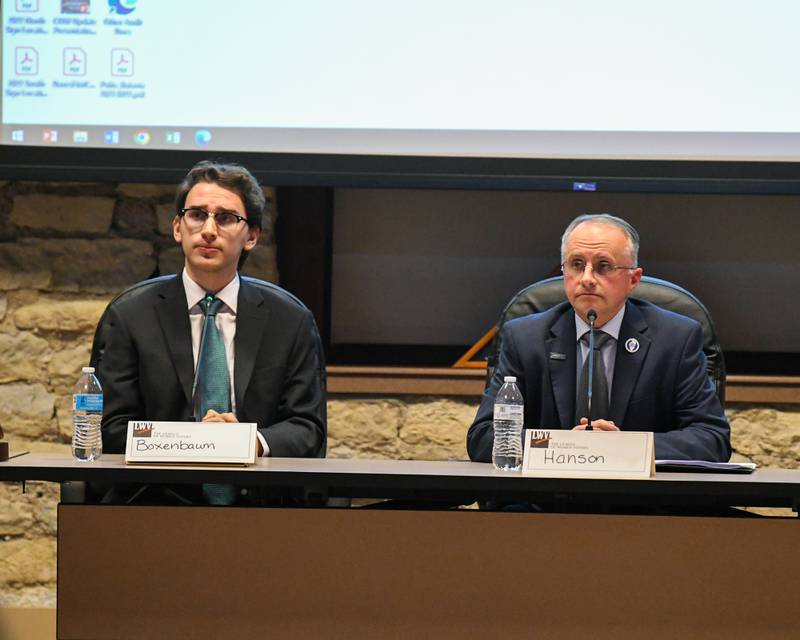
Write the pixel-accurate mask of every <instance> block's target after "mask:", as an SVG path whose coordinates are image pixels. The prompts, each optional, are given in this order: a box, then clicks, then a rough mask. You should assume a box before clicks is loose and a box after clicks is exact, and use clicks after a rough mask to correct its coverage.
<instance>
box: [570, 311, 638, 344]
mask: <svg viewBox="0 0 800 640" xmlns="http://www.w3.org/2000/svg"><path fill="white" fill-rule="evenodd" d="M626 306H627V305H625V304H623V305H622V307H620V310H619V311H617V313H616V315H615V316H614V317H613V318H611V320H609V321H608V322H606V323H605V324H604V325H603V326H602V327H601V328H600V329H599V331H603V332H605V333H607V334H608V335H610V336H611V337H612V338H614V340H619V330H620V329H621V328H622V318H623V317H624V316H625V307H626ZM589 329H591V327H590V326H589V323H588V322H585V321H584V320H583V318H581V317H580V316H579V315H578V314H577V313H576V314H575V336H576V340H580V339H581V338H582V337H583V336H584V334H585V333H587V332H588V331H589Z"/></svg>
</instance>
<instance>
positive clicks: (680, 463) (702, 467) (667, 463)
mask: <svg viewBox="0 0 800 640" xmlns="http://www.w3.org/2000/svg"><path fill="white" fill-rule="evenodd" d="M757 467H758V465H757V464H756V463H755V462H706V461H705V460H656V471H682V472H700V473H753V471H755V470H756V468H757Z"/></svg>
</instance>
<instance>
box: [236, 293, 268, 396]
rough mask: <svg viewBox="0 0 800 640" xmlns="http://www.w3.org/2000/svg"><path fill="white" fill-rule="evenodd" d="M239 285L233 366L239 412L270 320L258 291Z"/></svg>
mask: <svg viewBox="0 0 800 640" xmlns="http://www.w3.org/2000/svg"><path fill="white" fill-rule="evenodd" d="M240 282H241V286H240V288H239V301H238V308H237V310H236V338H235V339H234V364H233V380H234V382H233V386H234V395H235V397H236V407H237V410H238V409H240V408H241V407H242V406H243V402H244V392H245V391H246V390H247V387H248V385H249V384H250V378H251V377H252V375H253V367H254V366H255V362H256V356H257V355H258V348H259V345H260V343H261V339H262V337H263V335H264V327H265V325H266V322H267V318H268V317H269V309H268V308H267V305H266V303H265V301H264V298H263V296H262V295H261V294H260V293H259V291H258V289H257V288H256V287H254V286H252V285H250V284H248V283H247V281H246V280H245V279H244V278H242V279H241V281H240Z"/></svg>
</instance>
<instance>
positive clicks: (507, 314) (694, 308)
mask: <svg viewBox="0 0 800 640" xmlns="http://www.w3.org/2000/svg"><path fill="white" fill-rule="evenodd" d="M631 298H636V299H638V300H644V301H646V302H651V303H653V304H655V305H657V306H659V307H662V308H663V309H667V310H669V311H674V312H675V313H680V314H681V315H684V316H687V317H689V318H692V319H693V320H697V322H699V323H700V326H701V327H702V328H703V352H704V353H705V354H706V360H707V369H708V377H709V378H710V379H711V382H712V383H713V384H714V388H715V389H716V392H717V397H718V398H719V401H720V402H721V403H723V404H724V402H725V357H724V355H723V353H722V347H721V346H720V344H719V338H718V337H717V331H716V329H715V328H714V321H713V320H712V319H711V314H709V312H708V309H706V307H705V305H704V304H703V303H702V302H700V300H699V299H698V298H697V297H696V296H695V295H694V294H692V293H690V292H689V291H687V290H686V289H684V288H683V287H679V286H678V285H676V284H673V283H672V282H668V281H667V280H661V279H659V278H652V277H649V276H642V279H641V281H640V282H639V285H638V286H637V287H636V289H634V290H633V293H632V294H631ZM566 299H567V296H566V294H565V293H564V278H563V276H556V277H555V278H547V279H546V280H541V281H539V282H535V283H534V284H531V285H528V286H527V287H525V288H524V289H522V290H521V291H519V292H518V293H517V294H516V295H515V296H514V297H513V298H511V301H510V302H509V303H508V304H507V305H506V307H505V309H503V313H502V314H501V315H500V320H499V321H498V323H497V333H496V334H495V337H494V340H492V346H491V348H490V350H489V358H488V366H487V369H486V385H487V386H488V385H489V382H490V381H491V379H492V376H493V375H494V371H495V368H496V367H497V361H498V359H499V357H500V349H501V346H502V344H501V341H502V333H501V329H502V328H503V325H504V324H505V323H506V322H507V321H509V320H512V319H513V318H518V317H520V316H525V315H528V314H529V313H537V312H540V311H545V310H547V309H549V308H550V307H554V306H555V305H557V304H559V303H561V302H564V301H565V300H566Z"/></svg>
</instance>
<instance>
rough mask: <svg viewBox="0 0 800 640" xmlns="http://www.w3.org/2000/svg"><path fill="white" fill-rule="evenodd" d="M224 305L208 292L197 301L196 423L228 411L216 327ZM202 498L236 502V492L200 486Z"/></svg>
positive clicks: (224, 487) (225, 487)
mask: <svg viewBox="0 0 800 640" xmlns="http://www.w3.org/2000/svg"><path fill="white" fill-rule="evenodd" d="M223 304H224V303H223V302H222V300H220V299H219V298H215V297H214V296H213V295H211V294H210V293H209V294H207V295H206V297H205V298H203V299H202V300H201V301H200V308H201V309H202V310H203V313H204V314H205V316H206V317H205V320H204V322H203V337H202V338H201V339H200V357H199V359H198V361H197V389H196V393H197V396H198V400H199V402H197V403H195V406H198V407H199V408H200V411H199V415H198V416H197V419H198V420H202V419H203V416H204V415H206V413H207V412H208V410H209V409H213V410H214V411H217V412H219V413H227V412H229V411H230V410H231V379H230V375H229V374H228V358H227V356H226V355H225V341H224V340H223V339H222V335H221V334H220V332H219V329H218V328H217V321H216V317H217V313H218V312H219V310H220V308H222V305H223ZM203 496H204V497H205V500H206V502H207V503H208V504H217V505H228V504H233V503H234V501H235V500H236V489H235V488H234V487H233V486H231V485H229V484H208V483H204V484H203Z"/></svg>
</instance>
